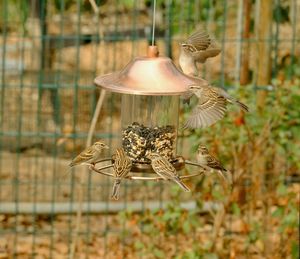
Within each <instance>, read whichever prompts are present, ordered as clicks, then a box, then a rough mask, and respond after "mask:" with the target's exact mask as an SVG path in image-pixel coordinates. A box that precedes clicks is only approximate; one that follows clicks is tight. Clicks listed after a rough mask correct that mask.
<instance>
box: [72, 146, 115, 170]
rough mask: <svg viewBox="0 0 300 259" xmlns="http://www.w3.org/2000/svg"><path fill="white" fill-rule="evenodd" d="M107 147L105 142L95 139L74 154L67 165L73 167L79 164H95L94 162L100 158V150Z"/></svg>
mask: <svg viewBox="0 0 300 259" xmlns="http://www.w3.org/2000/svg"><path fill="white" fill-rule="evenodd" d="M108 148H109V147H108V146H107V145H106V144H105V143H102V142H101V141H97V142H95V143H94V144H93V145H92V146H90V147H88V148H86V149H85V150H83V151H82V152H81V153H80V154H79V155H78V156H76V157H75V158H74V159H73V160H72V162H71V163H70V164H69V166H70V167H73V166H76V165H81V164H88V165H95V163H96V162H97V161H98V160H99V159H100V158H101V154H102V150H103V149H108Z"/></svg>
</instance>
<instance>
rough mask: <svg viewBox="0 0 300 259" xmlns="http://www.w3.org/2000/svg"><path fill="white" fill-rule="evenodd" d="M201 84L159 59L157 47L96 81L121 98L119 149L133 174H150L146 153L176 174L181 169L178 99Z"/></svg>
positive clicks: (98, 84) (151, 48)
mask: <svg viewBox="0 0 300 259" xmlns="http://www.w3.org/2000/svg"><path fill="white" fill-rule="evenodd" d="M201 82H202V79H199V78H193V77H189V76H187V75H185V74H183V73H182V72H181V71H179V70H178V69H177V67H176V66H175V64H174V63H173V61H172V60H171V59H170V58H168V57H159V55H158V49H157V46H149V48H148V55H147V56H145V57H137V58H135V59H133V60H132V61H131V62H129V63H128V64H127V65H126V66H125V68H124V69H122V70H121V71H118V72H115V73H111V74H107V75H103V76H98V77H97V78H96V79H95V84H96V85H97V86H99V87H101V88H103V89H105V90H108V91H111V92H116V93H120V94H122V106H121V107H122V110H121V126H122V127H121V128H122V134H121V135H122V147H123V148H124V150H125V152H126V154H127V155H128V156H129V157H130V159H131V160H132V162H133V166H132V169H131V171H132V172H153V170H152V167H151V164H150V160H148V159H147V158H146V154H147V153H148V152H157V153H159V154H160V155H161V156H164V157H166V158H167V159H168V160H169V161H170V162H171V163H172V165H173V166H174V167H175V168H176V169H177V170H180V169H182V168H184V166H185V160H184V158H183V157H181V156H178V155H177V153H176V142H177V132H178V118H179V97H180V95H182V94H184V93H185V92H186V91H188V89H189V86H191V85H195V84H199V83H201Z"/></svg>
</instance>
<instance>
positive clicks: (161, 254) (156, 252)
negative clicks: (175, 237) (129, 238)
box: [153, 248, 165, 258]
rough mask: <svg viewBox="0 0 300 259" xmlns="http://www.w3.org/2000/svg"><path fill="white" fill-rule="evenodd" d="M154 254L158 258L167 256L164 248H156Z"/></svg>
mask: <svg viewBox="0 0 300 259" xmlns="http://www.w3.org/2000/svg"><path fill="white" fill-rule="evenodd" d="M153 254H154V255H155V256H156V257H157V258H163V257H165V253H164V252H163V251H162V250H160V249H158V248H154V250H153Z"/></svg>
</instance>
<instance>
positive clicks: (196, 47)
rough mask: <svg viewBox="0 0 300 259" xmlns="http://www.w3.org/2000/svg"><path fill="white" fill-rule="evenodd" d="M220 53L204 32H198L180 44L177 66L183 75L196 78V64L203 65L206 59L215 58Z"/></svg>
mask: <svg viewBox="0 0 300 259" xmlns="http://www.w3.org/2000/svg"><path fill="white" fill-rule="evenodd" d="M220 52H221V49H220V48H219V47H218V46H217V44H216V42H215V41H214V40H213V39H212V38H211V37H210V36H209V35H208V34H207V33H206V32H205V31H201V30H199V31H196V32H195V33H193V34H192V35H190V36H189V37H188V38H187V40H186V41H184V42H183V43H181V46H180V55H179V65H180V67H181V69H182V71H183V73H185V74H187V75H189V76H197V75H198V68H197V63H205V61H206V60H207V59H208V58H211V57H215V56H217V55H218V54H219V53H220Z"/></svg>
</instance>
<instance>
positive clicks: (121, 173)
mask: <svg viewBox="0 0 300 259" xmlns="http://www.w3.org/2000/svg"><path fill="white" fill-rule="evenodd" d="M131 166H132V162H131V160H130V159H129V158H128V157H121V158H120V159H116V160H115V162H114V166H113V168H114V174H115V177H116V178H123V177H125V176H127V174H128V173H129V172H130V169H131Z"/></svg>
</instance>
